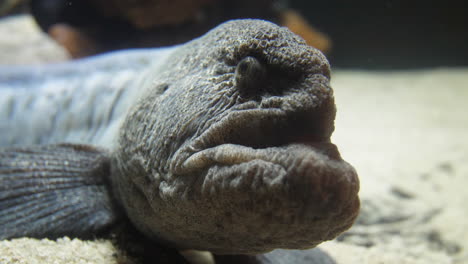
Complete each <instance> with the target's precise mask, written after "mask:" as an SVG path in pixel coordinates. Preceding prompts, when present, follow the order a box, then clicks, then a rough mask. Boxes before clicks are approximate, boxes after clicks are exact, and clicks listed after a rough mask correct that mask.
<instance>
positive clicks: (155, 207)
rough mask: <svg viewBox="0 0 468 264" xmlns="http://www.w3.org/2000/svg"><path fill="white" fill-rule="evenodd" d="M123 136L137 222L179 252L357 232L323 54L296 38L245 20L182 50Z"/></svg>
mask: <svg viewBox="0 0 468 264" xmlns="http://www.w3.org/2000/svg"><path fill="white" fill-rule="evenodd" d="M148 80H150V81H148V86H149V88H147V93H146V94H145V96H143V97H142V98H141V100H140V101H139V102H138V103H137V104H136V105H135V107H134V108H133V109H132V110H131V111H130V113H129V114H128V117H127V119H126V121H125V123H124V125H123V126H122V128H121V133H120V139H119V149H118V150H117V152H116V162H115V164H116V165H115V167H116V170H115V171H117V172H116V173H115V174H117V175H119V176H116V177H117V178H118V179H117V180H116V179H114V183H115V184H114V185H116V188H115V189H117V191H116V192H117V194H118V196H119V199H120V200H121V201H122V204H123V206H124V207H125V209H126V211H127V213H128V215H129V218H130V219H131V220H132V221H133V223H134V224H135V226H136V227H137V228H139V229H140V230H141V231H142V232H144V233H145V234H148V236H151V237H154V238H155V239H158V240H160V241H162V242H164V243H168V244H170V245H173V246H175V247H178V248H190V249H200V250H209V251H212V252H214V253H219V254H256V253H261V252H267V251H270V250H273V249H275V248H288V249H305V248H311V247H314V246H316V245H317V244H319V243H320V242H322V241H325V240H330V239H333V238H334V237H336V236H337V235H338V234H340V233H341V232H343V231H344V230H346V229H348V228H349V227H350V226H351V225H352V223H353V221H354V220H355V218H356V216H357V213H358V209H359V198H358V190H359V181H358V177H357V174H356V172H355V170H354V169H353V167H352V166H351V165H349V164H348V163H346V162H345V161H344V160H343V159H342V158H341V156H340V154H339V152H338V150H337V148H336V146H335V145H334V144H333V143H331V141H330V136H331V135H332V132H333V130H334V119H335V113H336V108H335V103H334V97H333V91H332V89H331V87H330V66H329V63H328V62H327V60H326V58H325V57H324V55H322V54H321V53H320V52H319V51H318V50H317V49H315V48H313V47H310V46H308V45H306V44H305V42H304V41H303V40H302V39H301V38H300V37H298V36H296V35H294V34H293V33H291V32H290V31H289V30H287V29H286V28H281V27H278V26H277V25H274V24H272V23H269V22H266V21H261V20H235V21H230V22H227V23H225V24H222V25H220V26H218V27H217V28H215V29H213V30H212V31H210V32H209V33H207V34H206V35H204V36H203V37H201V38H199V39H196V40H194V41H192V42H189V43H187V44H185V45H183V46H180V47H179V48H177V50H176V51H175V52H174V53H173V54H172V55H171V57H169V59H168V60H167V62H166V63H164V68H163V69H158V70H157V71H155V72H154V73H153V74H150V75H149V76H148Z"/></svg>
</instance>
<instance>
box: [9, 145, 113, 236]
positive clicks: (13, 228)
mask: <svg viewBox="0 0 468 264" xmlns="http://www.w3.org/2000/svg"><path fill="white" fill-rule="evenodd" d="M109 173H110V161H109V158H108V155H107V154H106V153H105V152H104V151H102V150H98V149H96V148H94V147H92V146H87V145H72V144H59V145H39V146H30V147H18V148H6V149H0V239H10V238H15V237H35V238H44V237H47V238H56V237H61V236H71V237H89V236H93V235H95V234H96V233H98V232H100V231H101V230H104V229H106V228H107V227H108V226H109V225H111V224H112V223H113V222H115V221H116V219H118V215H119V210H118V209H117V207H116V205H115V204H114V199H113V198H112V194H111V192H110V190H109V184H108V177H109Z"/></svg>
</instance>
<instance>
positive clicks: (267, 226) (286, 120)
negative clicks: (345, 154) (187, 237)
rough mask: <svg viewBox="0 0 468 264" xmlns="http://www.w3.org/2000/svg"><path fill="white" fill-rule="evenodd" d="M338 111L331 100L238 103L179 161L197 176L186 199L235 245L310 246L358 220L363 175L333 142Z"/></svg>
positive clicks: (257, 248) (259, 248)
mask: <svg viewBox="0 0 468 264" xmlns="http://www.w3.org/2000/svg"><path fill="white" fill-rule="evenodd" d="M322 107H323V108H322ZM334 113H335V109H334V104H333V102H332V101H330V103H329V104H327V105H322V106H321V107H319V108H310V109H308V110H303V111H291V112H288V111H286V110H284V109H281V108H265V109H246V110H238V111H233V112H231V113H230V114H229V115H227V116H226V117H224V118H223V119H221V121H219V122H217V123H215V124H214V125H213V126H212V127H211V128H210V129H209V130H207V131H206V133H205V134H203V135H202V136H201V137H200V138H199V140H200V141H199V142H197V144H200V145H197V144H195V145H192V146H194V147H195V148H196V147H201V146H209V147H206V148H204V149H202V150H200V151H195V152H194V153H193V154H191V155H190V156H188V158H186V159H185V160H184V161H183V163H182V164H181V165H180V169H181V171H182V172H183V173H186V175H185V176H187V175H193V176H195V177H194V179H193V181H192V184H191V185H190V190H188V191H187V192H184V193H186V198H185V199H186V200H187V201H190V202H192V203H194V204H195V205H196V206H195V207H196V208H198V210H199V211H201V212H204V213H203V214H202V215H200V218H202V219H204V220H203V221H201V222H203V223H205V225H204V226H203V227H202V228H203V229H204V230H205V229H206V230H205V231H206V232H207V233H208V234H216V237H212V240H213V241H223V242H224V241H228V242H229V245H236V252H237V253H239V252H240V253H252V252H264V251H268V250H271V249H274V248H289V249H298V248H303V249H304V248H309V247H314V246H316V245H317V244H319V243H321V242H322V241H325V240H330V239H333V238H335V237H336V236H337V235H338V234H340V233H342V232H343V231H345V230H346V229H348V228H349V227H350V226H351V225H352V223H353V222H354V219H356V217H357V213H358V211H359V199H358V196H357V193H358V191H359V181H358V178H357V174H356V172H355V170H354V168H353V167H352V166H351V165H349V164H348V163H346V162H345V161H343V160H342V159H341V157H340V154H339V152H338V149H337V148H336V146H335V145H334V144H333V143H331V142H330V135H331V133H332V131H333V120H334ZM177 178H182V179H187V177H177ZM205 218H206V219H205ZM207 219H208V220H207ZM206 223H214V224H212V225H208V224H206ZM213 230H215V231H213ZM228 242H226V243H228ZM219 244H222V243H219ZM207 247H208V249H209V250H210V251H212V252H217V253H220V254H230V253H231V254H232V253H233V252H232V251H229V250H226V248H221V247H220V246H219V245H218V244H217V243H213V244H211V245H208V246H207ZM242 247H245V248H242Z"/></svg>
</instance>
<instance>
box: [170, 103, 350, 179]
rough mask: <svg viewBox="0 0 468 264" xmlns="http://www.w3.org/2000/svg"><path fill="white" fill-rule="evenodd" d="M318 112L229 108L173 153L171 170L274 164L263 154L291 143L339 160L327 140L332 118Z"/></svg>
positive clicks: (338, 156)
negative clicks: (188, 143)
mask: <svg viewBox="0 0 468 264" xmlns="http://www.w3.org/2000/svg"><path fill="white" fill-rule="evenodd" d="M321 112H323V111H320V109H317V108H311V109H307V110H301V111H285V110H283V109H281V108H254V109H242V110H235V111H232V112H230V113H229V114H228V115H226V116H225V117H224V118H222V119H221V120H220V121H218V122H216V123H214V124H213V125H211V126H210V127H209V128H208V129H207V130H206V131H205V132H204V133H203V134H201V135H200V136H199V137H198V138H197V139H196V140H195V141H193V142H191V144H190V145H189V146H187V147H185V148H183V150H182V151H181V152H179V153H178V154H176V156H177V159H175V160H178V162H177V163H176V164H174V165H175V166H174V167H172V169H173V171H174V172H175V173H176V174H186V173H191V172H194V171H198V170H203V169H206V168H208V167H209V166H211V165H213V164H219V165H226V166H229V165H235V164H240V163H244V162H250V161H252V160H254V159H261V160H265V161H270V162H273V163H274V161H273V160H272V159H271V157H269V155H270V154H266V153H272V152H274V151H284V149H286V148H288V147H290V146H292V145H298V146H299V145H302V146H303V147H307V148H308V149H310V151H314V152H317V153H320V154H322V155H321V156H323V157H324V158H327V159H334V160H341V157H340V154H339V152H338V150H337V148H336V146H335V145H334V144H332V143H331V142H330V135H331V132H332V131H333V119H334V118H333V117H331V118H330V116H328V115H330V112H327V111H325V114H323V113H322V114H318V113H321ZM330 122H331V123H330ZM330 127H331V129H330Z"/></svg>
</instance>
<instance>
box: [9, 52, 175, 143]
mask: <svg viewBox="0 0 468 264" xmlns="http://www.w3.org/2000/svg"><path fill="white" fill-rule="evenodd" d="M175 48H176V47H171V48H159V49H146V50H129V51H125V52H113V53H110V54H107V55H100V56H96V57H93V58H88V59H82V60H78V61H74V62H71V63H59V64H53V65H46V66H44V65H39V66H6V65H5V66H0V134H1V135H2V137H0V147H6V146H21V145H32V144H52V143H63V142H69V143H80V144H94V145H99V146H102V147H106V148H109V147H112V146H113V145H114V144H115V143H116V142H117V134H118V128H119V126H120V124H121V122H122V120H123V118H124V117H125V114H126V113H127V112H128V109H129V108H130V107H131V106H132V105H134V104H135V101H136V100H137V99H138V97H139V96H140V94H141V92H142V89H141V88H142V87H141V83H140V82H141V81H143V80H144V79H145V78H144V75H145V74H146V72H147V71H148V69H149V68H158V67H161V65H160V64H161V63H162V62H164V60H165V59H166V57H167V56H168V55H169V54H170V53H171V52H172V51H173V50H174V49H175Z"/></svg>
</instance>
